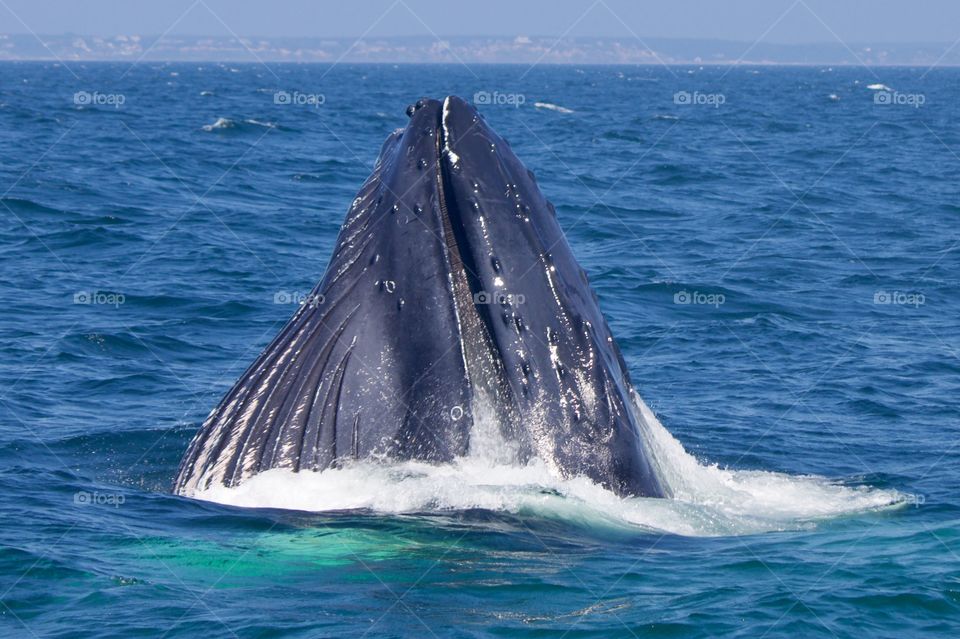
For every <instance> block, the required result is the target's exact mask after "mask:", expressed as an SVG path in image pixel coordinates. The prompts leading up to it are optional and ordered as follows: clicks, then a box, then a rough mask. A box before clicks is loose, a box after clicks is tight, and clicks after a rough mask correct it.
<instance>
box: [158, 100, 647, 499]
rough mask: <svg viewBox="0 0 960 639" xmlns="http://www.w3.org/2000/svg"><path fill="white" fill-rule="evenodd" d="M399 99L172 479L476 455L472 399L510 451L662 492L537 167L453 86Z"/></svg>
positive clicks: (625, 381)
mask: <svg viewBox="0 0 960 639" xmlns="http://www.w3.org/2000/svg"><path fill="white" fill-rule="evenodd" d="M408 115H410V120H409V122H408V124H407V126H406V127H405V128H404V129H400V130H398V131H396V132H394V133H393V134H391V135H390V136H389V137H388V139H387V141H386V142H385V143H384V145H383V148H382V150H381V153H380V157H379V159H378V160H377V164H376V167H375V169H374V172H373V174H372V175H371V176H370V178H368V180H367V181H366V183H365V184H364V185H363V187H362V188H361V190H360V192H359V193H358V195H357V198H356V199H355V200H354V203H353V205H352V206H351V208H350V210H349V211H348V213H347V217H346V220H345V221H344V224H343V226H342V228H341V232H340V237H339V238H338V241H337V247H336V249H335V250H334V254H333V257H332V258H331V260H330V263H329V265H328V267H327V270H326V273H325V275H324V277H323V279H322V280H321V281H320V283H319V284H318V285H317V287H316V288H315V289H314V291H313V293H312V294H311V296H310V298H308V302H309V303H307V304H304V305H303V306H301V307H300V309H299V310H298V311H297V312H296V314H295V315H294V317H293V318H292V319H291V320H290V322H289V323H288V324H287V325H286V326H285V327H284V329H283V330H282V331H281V333H280V334H279V335H278V336H277V337H276V338H275V339H274V340H273V342H271V344H270V345H269V346H268V347H267V348H266V349H265V350H264V352H263V353H262V354H261V355H260V356H259V357H258V359H257V360H256V361H255V362H254V363H253V364H252V365H251V367H250V368H249V369H248V370H247V371H246V372H245V373H244V375H243V376H242V377H241V378H240V380H238V382H237V383H236V385H235V386H234V387H233V389H231V391H230V392H229V393H228V394H227V396H226V397H225V398H224V399H223V401H222V402H221V403H220V405H219V406H218V407H217V408H216V409H215V410H214V411H213V412H212V413H211V414H210V416H209V417H208V418H207V420H206V421H205V423H204V425H203V427H202V428H201V429H200V431H199V432H198V434H197V436H196V437H195V438H194V440H193V442H192V443H191V446H190V448H189V450H188V451H187V454H186V455H185V457H184V459H183V461H182V463H181V467H180V471H179V473H178V477H177V479H176V483H175V490H176V491H177V492H179V493H181V494H188V495H189V494H193V493H195V492H196V491H198V490H203V489H204V488H207V487H209V486H211V485H213V484H214V483H221V484H225V485H228V486H229V485H236V484H237V483H240V482H242V481H243V480H244V479H246V478H248V477H250V476H252V475H254V474H256V473H258V472H262V471H264V470H267V469H270V468H289V469H292V470H296V471H299V470H323V469H325V468H328V467H331V466H335V465H338V464H340V463H343V462H345V461H347V460H352V459H361V458H368V457H375V458H381V459H384V458H385V459H419V460H424V461H428V462H436V463H442V462H449V461H452V460H454V459H456V458H457V457H462V456H464V455H468V454H483V453H484V451H483V450H479V449H480V448H482V447H483V446H485V445H487V444H486V443H485V442H484V441H483V440H482V438H480V437H479V436H478V428H477V422H478V421H479V420H480V419H481V415H483V417H482V419H490V418H491V416H492V419H493V421H495V422H496V429H497V430H498V431H499V433H498V435H499V438H500V439H502V440H503V441H506V442H509V443H510V444H511V446H510V447H508V449H509V450H511V451H513V453H512V454H513V455H514V456H515V461H516V462H518V463H523V462H524V461H526V460H527V459H529V458H530V457H533V456H537V457H539V458H541V459H542V460H544V461H545V462H546V463H547V464H548V465H549V466H550V467H552V468H553V469H554V470H555V472H557V473H558V474H560V475H563V476H576V475H584V476H587V477H589V478H590V479H592V480H594V481H597V482H599V483H601V484H602V485H604V486H606V487H607V488H610V489H611V490H613V491H615V492H617V493H618V494H622V495H641V496H662V495H663V494H664V491H663V488H662V486H661V483H660V481H659V480H658V478H657V476H656V474H655V472H654V470H653V468H654V466H653V464H652V463H651V460H650V459H649V458H648V453H647V451H646V450H644V447H643V443H642V441H643V440H642V437H641V432H640V429H641V426H642V424H641V422H640V419H641V418H640V417H638V416H637V415H636V414H635V413H634V404H633V401H632V396H631V393H632V392H633V391H632V387H631V384H630V380H629V375H628V373H627V368H626V366H625V364H624V362H623V359H622V357H621V355H620V351H619V349H618V348H617V345H616V343H615V342H614V340H613V337H612V335H611V334H610V330H609V328H608V326H607V323H606V321H605V319H604V317H603V315H602V313H601V312H600V308H599V304H598V302H597V298H596V295H595V294H594V293H593V291H592V290H591V289H590V286H589V283H588V280H587V277H586V274H585V272H584V271H583V269H582V268H580V266H579V265H578V264H577V262H576V260H575V258H574V256H573V253H572V251H571V250H570V247H569V245H568V244H567V241H566V239H565V238H564V235H563V233H562V231H561V229H560V227H559V225H558V223H557V220H556V216H555V211H554V208H553V206H552V205H551V204H550V203H549V202H548V201H547V200H546V199H545V198H544V197H543V195H542V194H541V193H540V190H539V188H538V186H537V184H536V181H535V179H534V177H533V174H532V173H531V172H530V171H528V170H527V169H526V167H525V166H524V165H523V164H522V162H520V160H519V159H518V158H517V157H516V156H515V155H514V153H513V152H512V150H511V149H510V147H509V145H508V144H507V143H506V141H505V140H503V139H502V138H500V137H499V136H498V135H497V134H496V133H495V132H494V131H493V130H492V129H491V128H490V127H489V126H488V125H487V124H486V122H485V121H484V120H483V118H482V117H481V116H480V114H479V113H478V112H477V111H476V109H474V108H473V106H471V105H469V104H468V103H466V102H465V101H464V100H462V99H460V98H458V97H454V96H450V97H447V98H446V99H445V100H443V101H442V102H439V101H436V100H421V101H419V102H417V104H416V105H414V106H412V107H411V108H410V109H408Z"/></svg>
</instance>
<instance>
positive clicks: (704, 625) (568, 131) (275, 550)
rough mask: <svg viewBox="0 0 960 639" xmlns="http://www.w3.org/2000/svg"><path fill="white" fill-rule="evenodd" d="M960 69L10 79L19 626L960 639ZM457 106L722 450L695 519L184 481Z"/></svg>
mask: <svg viewBox="0 0 960 639" xmlns="http://www.w3.org/2000/svg"><path fill="white" fill-rule="evenodd" d="M958 80H960V71H957V70H948V69H934V70H930V71H927V70H926V69H908V68H884V69H876V68H875V69H872V70H871V69H855V68H842V69H841V68H836V69H829V68H812V67H810V68H806V67H797V68H792V67H791V68H787V67H780V68H774V67H753V68H748V67H737V68H729V69H728V68H713V67H706V68H698V67H689V68H687V67H671V68H663V67H655V66H650V67H644V66H639V67H637V66H630V67H584V68H575V67H572V66H571V67H549V66H542V67H535V68H533V69H527V68H526V67H511V66H478V65H471V66H470V67H464V66H390V65H382V66H370V65H366V66H355V65H344V64H342V65H336V66H333V67H330V66H323V65H274V64H271V65H269V66H264V65H259V64H224V65H219V64H202V63H193V64H157V63H140V64H136V65H118V64H79V63H70V64H69V67H67V66H64V65H58V64H48V63H4V64H2V65H0V124H2V126H0V157H2V162H0V193H2V198H0V200H2V205H3V206H2V207H0V220H2V224H0V255H2V265H3V267H2V274H3V277H2V278H0V289H2V291H3V301H4V308H3V312H2V314H0V335H2V342H0V348H2V357H0V634H2V635H3V636H11V637H14V636H16V637H19V636H24V637H31V636H37V637H121V636H133V635H136V636H153V637H195V636H198V635H201V634H202V635H204V636H208V637H319V636H337V637H350V636H364V635H370V636H388V637H407V636H437V637H447V636H456V637H486V636H504V637H540V636H560V637H571V638H572V637H611V636H626V637H629V636H644V637H698V636H704V637H706V636H742V637H781V636H805V637H834V636H836V637H861V636H889V637H903V636H919V635H924V636H927V635H941V636H955V635H956V634H957V632H958V630H960V555H958V552H960V528H958V523H960V497H958V494H957V489H958V485H960V467H958V461H960V449H958V448H957V442H958V435H960V423H958V410H957V397H958V390H960V377H958V373H960V359H958V358H960V326H958V317H960V286H958V276H960V244H958V243H960V235H958V228H960V224H958V222H960V201H958V190H957V184H958V183H960V180H958V178H960V130H958V129H957V124H956V123H957V122H958V121H960V118H958V115H960V92H958V89H957V87H958ZM880 84H882V85H885V86H886V87H887V88H889V90H885V89H884V88H881V87H877V86H876V85H880ZM868 87H873V88H868ZM278 92H279V93H278ZM446 94H459V95H464V96H467V97H468V98H469V97H473V96H474V95H477V99H478V100H479V101H481V102H486V103H487V104H483V105H481V106H480V109H481V110H482V112H483V113H484V115H485V117H486V118H487V120H488V122H489V123H490V124H491V125H492V126H493V127H494V128H495V129H496V130H497V131H499V132H500V133H502V134H503V135H505V136H506V137H507V138H508V139H509V140H510V142H511V144H512V146H513V148H514V151H515V152H516V153H517V155H518V156H519V157H520V158H521V159H522V160H523V161H524V162H525V163H526V164H527V165H528V166H529V167H530V168H531V169H532V170H533V171H534V172H535V173H536V174H537V177H538V181H539V183H540V185H541V188H542V189H543V190H544V191H545V193H546V194H547V196H548V197H549V198H550V199H551V200H552V201H553V202H554V204H555V205H556V208H557V214H558V217H559V219H560V222H561V225H562V226H563V227H564V229H565V231H566V233H567V236H568V238H569V241H570V243H571V245H572V247H573V249H574V252H575V253H576V254H577V256H578V258H579V259H580V261H581V263H582V265H583V266H584V267H585V268H586V270H587V271H588V272H589V274H590V276H591V280H592V283H593V286H594V288H595V289H596V291H597V293H598V295H599V297H600V300H601V306H602V308H603V310H604V312H605V313H606V315H607V317H608V319H609V321H610V324H611V328H612V330H613V333H614V335H616V336H617V339H618V341H619V344H620V346H621V348H622V350H623V353H624V356H625V359H626V361H627V362H628V364H629V365H630V368H631V372H632V375H633V380H634V383H635V384H636V386H637V389H638V391H639V392H640V394H641V395H642V396H643V398H644V399H645V400H646V402H647V404H648V405H649V406H650V408H651V409H652V410H653V412H655V413H656V415H657V417H658V418H659V420H660V421H661V422H662V423H663V425H664V426H665V427H666V429H667V430H669V431H670V433H672V434H673V436H674V437H676V439H677V440H678V441H679V442H680V443H682V445H683V447H684V448H685V449H686V451H687V452H688V453H690V454H691V455H692V456H693V457H695V458H696V460H697V461H698V462H699V464H696V469H694V468H693V465H692V462H691V460H689V459H687V458H685V457H683V455H681V454H680V453H679V452H677V451H676V450H674V451H673V452H671V453H670V456H671V459H672V460H673V462H674V463H675V465H676V467H677V468H678V469H679V470H680V471H682V472H688V473H689V474H690V476H692V477H695V478H696V481H693V480H691V485H690V486H687V488H686V492H685V493H684V497H685V499H682V500H676V501H675V502H673V503H667V504H657V503H653V502H651V501H650V500H639V501H638V500H634V501H629V500H628V501H623V502H621V501H618V500H616V499H614V498H612V497H611V496H610V495H609V494H604V493H603V491H601V490H599V489H598V488H597V487H593V486H584V485H572V484H558V485H557V486H547V487H543V486H540V487H538V486H537V484H536V481H534V482H533V483H532V485H524V481H525V476H523V473H522V472H520V471H519V470H518V471H517V472H518V476H517V477H514V476H513V475H512V474H510V472H508V470H504V475H503V476H498V477H484V478H482V479H477V478H476V477H472V478H471V477H469V474H468V475H467V479H468V480H470V479H472V480H473V481H472V483H471V481H464V476H463V475H459V476H457V477H456V478H455V480H456V481H455V482H450V481H448V479H449V478H445V477H444V476H441V475H437V474H431V472H430V471H425V470H424V469H406V470H404V471H402V473H401V475H400V476H396V475H391V474H389V473H388V474H379V475H378V474H376V473H374V472H371V473H370V474H364V473H363V472H362V471H363V469H360V470H359V471H358V472H356V473H354V474H353V475H351V476H346V477H338V478H337V480H336V482H334V483H329V484H326V485H324V486H319V487H316V486H314V488H316V489H317V490H318V491H319V490H320V489H324V490H327V491H332V493H331V494H327V493H323V494H321V493H320V492H318V493H317V495H316V496H314V495H313V493H310V492H306V493H305V492H303V491H304V490H305V489H309V488H310V486H309V485H306V486H293V487H291V485H288V486H286V490H285V491H284V485H283V484H282V482H279V483H275V484H270V485H266V486H262V487H261V489H262V490H261V492H259V493H257V494H256V495H253V496H252V497H250V496H247V497H246V499H255V500H259V502H260V503H259V505H263V506H284V505H289V504H287V503H285V502H286V501H288V500H290V499H293V498H296V500H295V501H296V504H297V505H298V506H300V507H304V504H306V507H308V509H310V510H320V511H324V512H313V513H311V512H305V511H301V510H289V509H282V508H238V507H234V506H226V505H221V504H217V503H212V502H208V501H197V500H190V499H185V498H181V497H174V496H172V495H170V494H169V488H170V484H171V481H172V479H173V476H174V473H175V471H176V467H177V464H178V462H179V459H180V456H181V455H182V453H183V451H184V450H185V448H186V446H187V443H188V442H189V440H190V438H191V436H192V435H193V433H194V432H195V431H196V429H197V428H198V427H199V424H200V422H201V421H202V420H203V418H204V417H205V416H206V414H207V412H208V411H209V410H210V409H211V408H212V407H213V406H215V405H216V403H217V402H218V401H219V399H220V397H221V396H222V395H223V393H224V392H225V391H226V390H227V389H228V388H229V386H230V385H231V384H232V383H233V381H234V380H235V379H236V378H237V377H238V376H239V375H240V373H241V372H242V371H243V370H244V368H245V367H246V366H247V365H248V364H249V363H250V361H252V359H253V358H254V357H255V356H256V354H257V353H258V352H259V350H260V349H261V348H262V347H264V346H265V345H266V344H267V342H268V341H269V339H270V338H271V337H272V336H273V335H274V334H275V333H276V332H277V331H278V330H279V328H280V327H281V326H282V325H283V323H284V322H285V321H286V320H287V319H288V318H289V316H290V315H291V314H292V313H293V311H294V309H295V308H296V303H297V302H298V301H299V300H300V299H301V298H302V296H303V295H304V294H305V293H307V292H308V291H309V290H310V289H311V288H312V286H313V285H314V283H315V282H316V281H317V280H318V279H319V278H320V276H321V275H322V273H323V269H324V267H325V265H326V262H327V259H328V258H329V255H330V253H331V250H332V248H333V243H334V241H335V238H336V234H337V231H338V229H339V225H340V223H341V221H342V219H343V216H344V213H345V211H346V209H347V207H348V205H349V203H350V201H351V200H352V198H353V196H354V194H355V193H356V191H357V189H358V188H359V185H360V184H361V182H362V181H363V180H364V178H365V177H366V176H367V175H368V174H369V173H370V171H371V169H372V165H373V162H374V160H375V158H376V154H377V152H378V150H379V148H380V145H381V143H382V141H383V139H384V138H385V137H386V135H387V134H388V133H389V132H390V131H391V130H393V129H395V128H397V127H400V126H403V124H404V123H405V121H406V117H405V116H404V114H403V112H404V108H405V107H406V105H407V104H409V103H410V102H412V101H413V100H415V99H416V98H417V97H419V96H421V95H427V96H433V97H438V96H443V95H446ZM538 103H539V105H538ZM665 450H666V449H665ZM665 454H666V453H665ZM727 469H737V470H738V471H741V472H739V473H736V474H731V473H732V471H728V470H727ZM774 473H782V474H774ZM338 487H339V489H340V490H341V492H340V493H337V490H338ZM271 489H274V490H279V491H281V492H280V494H277V495H270V494H269V491H270V490H271ZM297 491H299V492H297ZM265 493H266V494H265ZM891 495H893V496H894V497H893V499H892V501H895V502H896V504H894V505H892V506H889V505H884V504H885V503H887V502H889V501H891V499H889V497H890V496H891ZM311 500H314V501H311ZM237 501H242V500H241V499H239V498H238V500H237ZM311 504H312V505H313V506H314V507H313V508H309V507H310V506H311ZM351 506H354V507H351ZM329 508H338V510H335V511H331V510H329Z"/></svg>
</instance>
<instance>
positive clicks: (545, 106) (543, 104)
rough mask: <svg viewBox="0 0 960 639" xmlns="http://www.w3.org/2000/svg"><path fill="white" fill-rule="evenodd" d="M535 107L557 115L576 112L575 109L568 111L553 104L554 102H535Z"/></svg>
mask: <svg viewBox="0 0 960 639" xmlns="http://www.w3.org/2000/svg"><path fill="white" fill-rule="evenodd" d="M533 106H535V107H537V108H538V109H547V110H549V111H556V112H557V113H573V112H574V111H573V109H568V108H566V107H562V106H560V105H558V104H553V103H552V102H534V103H533Z"/></svg>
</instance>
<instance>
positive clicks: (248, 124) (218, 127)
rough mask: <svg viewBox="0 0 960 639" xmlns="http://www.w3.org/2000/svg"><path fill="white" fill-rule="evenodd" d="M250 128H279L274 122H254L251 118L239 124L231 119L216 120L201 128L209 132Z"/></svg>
mask: <svg viewBox="0 0 960 639" xmlns="http://www.w3.org/2000/svg"><path fill="white" fill-rule="evenodd" d="M252 127H261V128H266V129H276V128H279V125H278V124H277V123H276V122H269V121H263V120H256V119H253V118H247V119H245V120H241V121H239V122H238V121H237V120H233V119H231V118H217V120H216V122H214V123H213V124H205V125H203V126H202V127H201V128H202V129H203V130H204V131H208V132H211V131H229V130H241V129H244V128H252Z"/></svg>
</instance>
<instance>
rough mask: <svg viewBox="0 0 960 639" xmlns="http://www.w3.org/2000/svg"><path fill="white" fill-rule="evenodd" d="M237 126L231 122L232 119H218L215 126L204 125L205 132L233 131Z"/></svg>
mask: <svg viewBox="0 0 960 639" xmlns="http://www.w3.org/2000/svg"><path fill="white" fill-rule="evenodd" d="M235 126H237V123H236V122H234V121H233V120H231V119H230V118H217V121H216V122H214V123H213V124H204V125H203V130H204V131H218V130H221V129H232V128H233V127H235Z"/></svg>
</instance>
